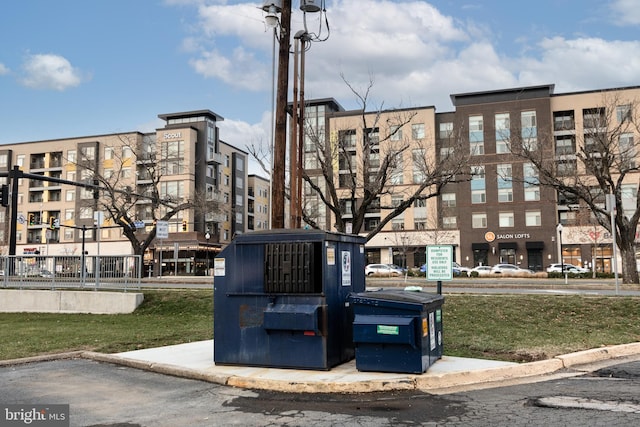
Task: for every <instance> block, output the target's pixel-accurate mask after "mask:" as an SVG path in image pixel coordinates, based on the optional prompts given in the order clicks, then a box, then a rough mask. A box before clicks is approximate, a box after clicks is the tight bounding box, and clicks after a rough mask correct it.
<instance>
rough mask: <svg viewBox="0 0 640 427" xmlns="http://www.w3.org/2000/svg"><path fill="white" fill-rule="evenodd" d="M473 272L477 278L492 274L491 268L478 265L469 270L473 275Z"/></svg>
mask: <svg viewBox="0 0 640 427" xmlns="http://www.w3.org/2000/svg"><path fill="white" fill-rule="evenodd" d="M474 271H475V272H476V273H478V276H488V275H490V274H491V273H492V271H491V267H490V266H488V265H479V266H477V267H474V268H472V269H471V272H472V273H473V272H474Z"/></svg>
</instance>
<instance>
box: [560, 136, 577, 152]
mask: <svg viewBox="0 0 640 427" xmlns="http://www.w3.org/2000/svg"><path fill="white" fill-rule="evenodd" d="M575 153H576V140H575V136H573V135H563V136H556V156H564V155H567V154H575Z"/></svg>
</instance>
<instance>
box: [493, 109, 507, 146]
mask: <svg viewBox="0 0 640 427" xmlns="http://www.w3.org/2000/svg"><path fill="white" fill-rule="evenodd" d="M509 123H510V120H509V113H499V114H496V115H495V127H496V153H498V154H501V153H508V152H509V151H510V149H509V140H510V139H511V133H510V129H509V126H510V124H509Z"/></svg>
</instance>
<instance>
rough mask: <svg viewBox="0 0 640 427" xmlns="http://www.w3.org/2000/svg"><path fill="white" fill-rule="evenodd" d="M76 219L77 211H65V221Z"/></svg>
mask: <svg viewBox="0 0 640 427" xmlns="http://www.w3.org/2000/svg"><path fill="white" fill-rule="evenodd" d="M74 217H75V211H74V210H73V209H66V210H65V211H64V220H65V221H71V220H73V218H74Z"/></svg>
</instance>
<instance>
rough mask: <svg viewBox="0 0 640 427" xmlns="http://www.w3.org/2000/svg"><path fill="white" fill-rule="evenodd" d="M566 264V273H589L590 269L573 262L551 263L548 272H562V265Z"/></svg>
mask: <svg viewBox="0 0 640 427" xmlns="http://www.w3.org/2000/svg"><path fill="white" fill-rule="evenodd" d="M563 266H564V271H565V272H566V273H588V272H589V270H588V269H586V268H583V267H579V266H577V265H573V264H551V265H549V267H547V273H560V272H562V267H563Z"/></svg>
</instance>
